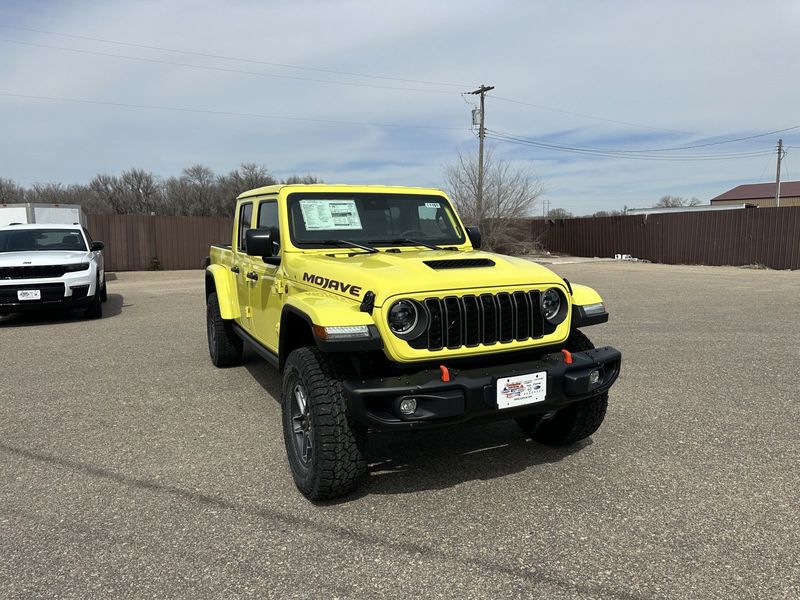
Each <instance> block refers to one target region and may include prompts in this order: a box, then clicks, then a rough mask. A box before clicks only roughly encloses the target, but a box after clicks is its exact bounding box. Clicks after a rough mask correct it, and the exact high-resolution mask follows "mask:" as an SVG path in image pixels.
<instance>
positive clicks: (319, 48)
mask: <svg viewBox="0 0 800 600" xmlns="http://www.w3.org/2000/svg"><path fill="white" fill-rule="evenodd" d="M32 30H37V31H32ZM44 32H50V33H44ZM799 32H800V2H797V1H796V0H787V1H784V2H769V1H762V2H758V3H754V2H752V1H747V2H734V1H719V2H688V1H687V2H679V1H677V0H675V1H673V2H669V3H667V2H658V3H657V2H633V1H631V2H596V1H587V2H568V1H564V2H532V1H531V2H523V1H519V2H511V1H509V2H501V1H494V2H486V1H483V2H468V1H464V0H459V1H456V0H450V1H439V2H431V1H430V0H428V1H425V2H419V1H416V0H404V1H403V2H375V1H374V0H373V1H356V0H352V1H340V2H312V1H306V0H294V1H293V2H270V1H263V0H262V1H253V2H225V3H220V2H208V3H202V2H197V1H192V2H188V1H187V2H177V1H175V2H173V1H169V0H162V1H159V2H109V1H107V0H105V1H98V2H89V1H86V2H80V1H75V2H69V1H63V2H36V1H31V0H0V40H1V41H0V57H1V58H0V115H2V116H1V117H0V132H1V137H0V140H2V141H1V142H0V177H8V178H11V179H14V180H16V181H17V182H19V183H21V184H23V185H29V184H31V183H33V182H37V181H38V182H48V181H60V182H64V183H82V182H86V181H88V180H89V179H90V178H91V177H92V176H94V175H95V174H96V173H110V174H118V173H119V172H121V171H122V170H124V169H127V168H130V167H141V168H144V169H148V170H150V171H153V172H154V173H156V174H158V175H161V176H165V177H166V176H170V175H173V174H178V173H179V172H180V170H181V169H182V168H183V167H186V166H188V165H191V164H194V163H202V164H205V165H208V166H209V167H211V168H212V169H213V170H214V171H215V172H218V173H221V172H227V171H229V170H231V169H233V168H235V167H236V166H237V165H238V164H239V163H242V162H257V163H261V164H264V165H266V166H267V167H268V168H269V169H270V170H271V171H272V172H273V174H274V175H276V176H277V177H282V176H286V175H290V174H294V173H298V174H304V173H313V174H316V175H318V176H320V177H322V178H323V179H324V180H325V181H328V182H345V183H381V184H403V185H422V186H435V187H442V186H444V177H443V171H444V165H445V164H446V163H448V162H449V161H451V160H452V159H453V156H454V155H455V153H456V152H457V151H459V150H461V151H471V150H474V149H476V148H477V139H476V136H475V134H474V133H473V132H472V131H471V129H470V111H471V109H472V106H471V105H470V104H469V102H474V101H475V98H474V97H472V96H469V97H466V98H465V97H464V96H462V95H461V92H465V91H469V90H471V89H474V88H475V87H477V86H478V85H479V84H481V83H486V84H491V85H494V86H496V89H495V90H494V91H493V92H491V94H490V96H489V97H488V98H487V110H486V125H487V127H488V128H489V129H490V130H492V131H494V132H502V133H503V134H505V135H510V136H512V137H514V138H516V139H518V140H534V141H535V143H537V144H541V143H544V144H546V145H548V146H553V147H541V146H533V145H530V144H528V143H511V142H508V141H498V140H487V143H489V144H491V145H492V146H493V147H494V151H495V154H496V155H497V156H498V157H502V158H505V159H508V160H512V161H514V162H515V163H517V164H518V165H519V166H520V167H523V168H528V167H530V168H531V169H532V171H533V172H534V173H536V174H537V175H538V177H539V178H540V179H541V180H542V181H543V183H544V185H545V189H546V194H545V195H546V198H547V199H548V200H549V202H550V205H551V207H553V208H555V207H562V208H565V209H567V210H570V211H572V212H574V213H576V214H588V213H592V212H595V211H598V210H609V209H615V208H621V207H622V206H623V205H627V206H629V207H641V206H649V205H652V204H653V203H654V202H655V201H657V200H658V198H660V197H661V196H663V195H666V194H671V195H680V196H697V197H698V198H700V199H701V200H702V201H703V202H707V201H708V200H709V199H710V198H711V197H713V196H715V195H717V194H719V193H722V192H723V191H725V190H726V189H728V188H730V187H733V186H734V185H738V184H740V183H751V182H758V181H770V180H774V177H775V153H774V147H775V145H776V143H777V140H778V137H783V139H784V143H785V144H787V145H788V146H789V149H788V154H787V156H786V160H785V162H784V165H785V167H786V169H785V173H784V177H785V178H792V179H800V128H798V129H795V130H793V131H786V132H783V133H780V134H777V133H776V134H772V135H768V136H762V137H756V138H753V139H750V140H746V141H742V142H737V143H725V144H716V145H711V146H702V147H700V148H694V149H688V150H680V151H677V150H676V151H667V152H657V153H648V154H635V153H634V154H629V156H633V157H635V158H620V156H622V155H616V156H610V157H609V156H606V155H604V154H598V153H596V152H595V150H601V151H603V152H608V151H620V150H655V149H661V148H675V147H683V146H695V145H700V144H709V143H712V142H719V141H725V140H729V139H732V138H740V137H747V136H755V135H758V134H762V133H765V132H770V131H774V130H779V129H783V128H789V127H792V126H796V125H800V110H798V106H800V103H798V99H800V77H798V71H799V70H800V66H799V63H800V61H798V50H797V35H798V33H799ZM55 34H60V35H55ZM77 36H80V37H77ZM87 38H93V39H87ZM100 39H102V40H106V41H98V40H100ZM110 42H116V43H110ZM123 43H124V44H123ZM45 46H46V47H45ZM143 46H150V47H157V48H146V47H143ZM158 48H163V49H173V50H179V51H182V52H169V51H166V50H162V49H158ZM68 49H72V50H80V52H75V51H70V50H68ZM192 53H195V54H192ZM197 53H201V54H204V55H216V56H217V57H212V56H200V55H198V54H197ZM109 55H115V56H109ZM223 57H228V58H223ZM231 58H235V59H240V60H231ZM135 59H139V60H135ZM247 61H250V62H247ZM176 63H177V64H176ZM264 63H273V64H264ZM275 63H279V64H281V65H291V67H290V66H279V64H275ZM292 67H298V68H292ZM299 67H302V68H299ZM342 72H349V73H353V74H349V75H348V74H344V73H342ZM355 73H357V74H363V75H369V76H371V77H365V76H357V75H354V74H355ZM381 78H383V79H381ZM312 80H313V81H312ZM412 80H413V81H412ZM34 96H35V97H38V98H33V97H34ZM58 99H61V100H58ZM64 99H69V100H72V101H68V100H64ZM509 100H513V101H516V102H510V101H509ZM76 101H80V102H76ZM104 103H105V104H104ZM520 103H526V104H520ZM529 104H533V105H536V107H534V106H529ZM125 105H127V106H125ZM154 107H162V108H161V109H159V108H154ZM537 107H538V108H537ZM164 108H172V109H181V110H165V109H164ZM546 109H555V110H546ZM204 111H210V112H204ZM559 111H561V112H559ZM219 113H226V114H219ZM268 117H275V118H268ZM278 117H281V118H278ZM589 117H594V118H589ZM331 121H338V122H339V123H333V122H331ZM343 122H344V123H343ZM387 125H397V127H389V126H387ZM495 135H497V134H495ZM563 146H567V147H569V148H572V149H573V151H563V150H560V149H557V148H556V147H563ZM576 148H577V149H580V151H577V152H576V151H574V149H576ZM585 150H590V151H591V152H590V153H587V152H585ZM721 154H725V155H728V158H726V159H725V160H700V158H703V159H705V158H717V157H719V155H721ZM730 155H735V156H736V158H735V159H731V158H730ZM656 157H658V158H663V157H670V158H676V157H679V158H683V157H690V158H691V160H688V161H684V160H653V158H656Z"/></svg>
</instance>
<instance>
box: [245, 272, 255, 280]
mask: <svg viewBox="0 0 800 600" xmlns="http://www.w3.org/2000/svg"><path fill="white" fill-rule="evenodd" d="M245 277H247V278H248V279H250V280H252V281H258V275H257V274H256V273H254V272H253V271H250V272H249V273H248V274H247V275H245Z"/></svg>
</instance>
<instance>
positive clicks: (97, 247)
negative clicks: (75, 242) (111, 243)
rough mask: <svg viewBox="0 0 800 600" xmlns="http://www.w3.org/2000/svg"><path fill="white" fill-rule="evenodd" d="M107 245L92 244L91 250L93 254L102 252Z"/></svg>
mask: <svg viewBox="0 0 800 600" xmlns="http://www.w3.org/2000/svg"><path fill="white" fill-rule="evenodd" d="M105 247H106V245H105V244H104V243H103V242H92V245H91V250H92V252H100V250H102V249H103V248H105Z"/></svg>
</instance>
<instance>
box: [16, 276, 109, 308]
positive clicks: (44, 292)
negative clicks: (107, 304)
mask: <svg viewBox="0 0 800 600" xmlns="http://www.w3.org/2000/svg"><path fill="white" fill-rule="evenodd" d="M70 287H71V288H72V295H70V296H65V295H64V294H65V290H66V288H65V285H64V284H63V283H39V284H36V283H24V284H20V283H14V284H0V312H3V313H23V312H39V311H45V310H72V309H76V308H84V307H86V306H88V305H89V304H90V303H91V302H92V300H94V296H89V295H88V293H89V285H88V284H81V285H76V286H70ZM34 289H36V290H39V291H40V293H41V299H40V300H18V299H17V292H18V291H19V290H34Z"/></svg>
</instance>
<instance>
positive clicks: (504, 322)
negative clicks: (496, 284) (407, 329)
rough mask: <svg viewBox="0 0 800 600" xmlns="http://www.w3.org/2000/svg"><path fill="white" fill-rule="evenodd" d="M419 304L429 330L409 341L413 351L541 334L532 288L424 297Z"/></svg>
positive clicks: (489, 342) (516, 338) (541, 320)
mask: <svg viewBox="0 0 800 600" xmlns="http://www.w3.org/2000/svg"><path fill="white" fill-rule="evenodd" d="M421 305H422V306H423V307H424V308H425V311H426V312H427V313H428V329H427V331H426V332H424V333H423V334H422V335H421V336H420V337H418V338H416V339H414V340H410V341H409V342H408V344H409V345H410V346H411V347H412V348H414V349H416V350H422V349H428V350H441V349H442V348H449V349H454V348H460V347H462V346H468V347H469V346H478V345H480V344H484V345H487V346H489V345H492V344H496V343H498V342H499V343H504V342H511V341H513V340H516V341H518V342H522V341H525V340H528V339H531V338H540V337H542V336H543V335H544V319H543V318H542V312H541V309H540V307H539V292H538V291H535V290H534V291H530V292H512V293H509V292H501V293H499V294H480V295H467V296H460V297H456V296H447V297H445V298H426V299H425V300H423V301H422V302H421Z"/></svg>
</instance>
